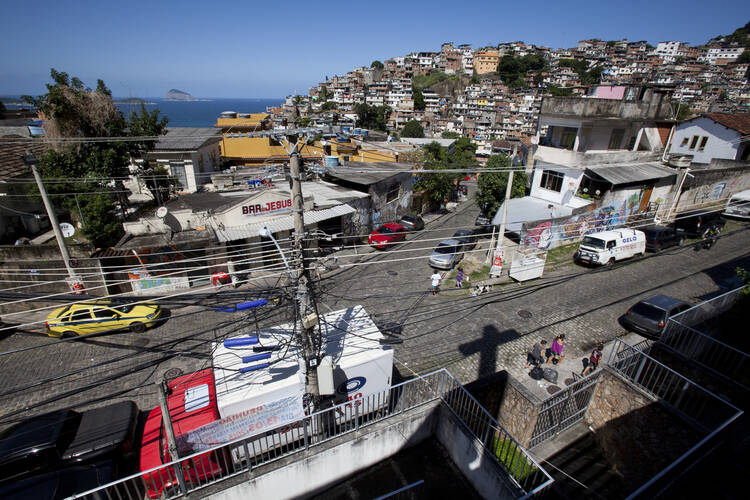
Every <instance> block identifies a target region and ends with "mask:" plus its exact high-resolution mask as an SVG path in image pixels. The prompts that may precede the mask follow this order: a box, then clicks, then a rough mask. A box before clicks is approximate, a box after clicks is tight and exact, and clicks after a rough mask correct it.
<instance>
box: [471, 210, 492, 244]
mask: <svg viewBox="0 0 750 500" xmlns="http://www.w3.org/2000/svg"><path fill="white" fill-rule="evenodd" d="M474 225H475V226H477V230H480V231H481V236H482V237H483V238H489V237H491V236H492V233H493V232H495V231H497V228H496V227H495V226H494V225H493V224H492V217H488V216H487V215H484V214H479V215H477V218H476V220H475V221H474Z"/></svg>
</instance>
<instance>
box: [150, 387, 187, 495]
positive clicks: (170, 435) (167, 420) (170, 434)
mask: <svg viewBox="0 0 750 500" xmlns="http://www.w3.org/2000/svg"><path fill="white" fill-rule="evenodd" d="M156 388H157V391H156V392H158V393H159V406H160V407H161V419H162V422H163V423H164V430H165V431H166V433H167V447H168V448H169V455H170V456H171V457H172V460H177V459H179V458H180V454H179V452H178V451H177V440H176V439H175V436H174V427H172V415H170V414H169V405H168V404H167V391H168V390H169V388H168V387H167V382H166V381H157V382H156ZM176 465H177V467H176V469H177V474H176V475H177V480H178V481H179V483H180V488H182V491H183V494H184V493H185V492H187V487H186V485H185V476H184V475H183V472H182V464H181V463H179V462H177V464H176Z"/></svg>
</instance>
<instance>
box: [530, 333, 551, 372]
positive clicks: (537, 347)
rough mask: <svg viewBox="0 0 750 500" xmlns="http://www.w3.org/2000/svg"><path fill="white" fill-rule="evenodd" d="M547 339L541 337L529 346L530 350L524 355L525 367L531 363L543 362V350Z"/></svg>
mask: <svg viewBox="0 0 750 500" xmlns="http://www.w3.org/2000/svg"><path fill="white" fill-rule="evenodd" d="M546 345H547V341H546V340H544V339H542V340H540V341H539V342H537V343H536V344H534V347H532V348H531V352H530V353H528V354H527V355H526V368H528V367H529V366H531V365H534V366H539V365H541V364H542V363H544V350H545V349H546V347H545V346H546Z"/></svg>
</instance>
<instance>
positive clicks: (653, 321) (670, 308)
mask: <svg viewBox="0 0 750 500" xmlns="http://www.w3.org/2000/svg"><path fill="white" fill-rule="evenodd" d="M691 307H692V306H691V305H690V304H688V303H687V302H684V301H682V300H680V299H675V298H673V297H669V296H667V295H654V296H653V297H649V298H647V299H644V300H641V301H640V302H636V303H635V304H634V305H633V307H631V308H630V309H628V311H627V312H626V313H625V314H623V315H622V316H620V318H619V320H618V321H619V323H620V325H621V326H622V327H623V328H625V329H626V330H628V331H630V332H635V333H639V334H641V335H643V336H645V337H649V338H657V337H659V335H661V332H662V331H663V330H664V327H665V326H666V324H667V320H669V318H671V317H672V316H674V315H675V314H678V313H681V312H683V311H686V310H688V309H690V308H691Z"/></svg>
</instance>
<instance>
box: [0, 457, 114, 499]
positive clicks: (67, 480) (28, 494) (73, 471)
mask: <svg viewBox="0 0 750 500" xmlns="http://www.w3.org/2000/svg"><path fill="white" fill-rule="evenodd" d="M115 478H116V466H115V463H114V461H112V460H105V461H102V462H97V463H94V464H90V465H79V466H76V467H70V468H67V469H60V470H56V471H53V472H47V473H46V474H40V475H38V476H31V477H28V478H26V479H21V480H19V481H12V482H9V483H7V484H3V485H0V498H2V499H3V500H31V499H36V498H43V499H45V500H62V499H63V498H69V497H72V496H73V495H75V494H76V493H83V492H84V491H88V490H93V489H94V488H97V487H99V486H104V485H105V484H108V483H111V482H112V481H114V480H115ZM125 496H127V495H125Z"/></svg>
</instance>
